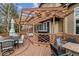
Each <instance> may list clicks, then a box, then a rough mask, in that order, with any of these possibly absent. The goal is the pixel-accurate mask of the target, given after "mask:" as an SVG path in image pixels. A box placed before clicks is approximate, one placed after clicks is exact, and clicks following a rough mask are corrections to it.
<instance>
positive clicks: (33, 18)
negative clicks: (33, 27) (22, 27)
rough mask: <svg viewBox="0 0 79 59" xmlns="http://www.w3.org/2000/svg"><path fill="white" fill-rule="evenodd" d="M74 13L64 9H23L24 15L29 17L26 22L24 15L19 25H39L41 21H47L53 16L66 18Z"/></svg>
mask: <svg viewBox="0 0 79 59" xmlns="http://www.w3.org/2000/svg"><path fill="white" fill-rule="evenodd" d="M72 12H73V11H72V10H69V9H67V8H63V7H46V8H24V9H22V14H25V15H28V16H27V17H25V20H24V18H22V17H23V15H21V19H20V22H19V23H20V24H21V22H22V23H23V22H25V23H27V22H29V23H33V22H34V23H39V22H41V21H45V20H47V19H50V18H53V16H55V17H58V18H64V17H66V16H68V15H69V14H70V13H72ZM33 13H34V14H33ZM23 20H24V21H23ZM25 23H24V24H25Z"/></svg>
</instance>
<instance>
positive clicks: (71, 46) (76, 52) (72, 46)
mask: <svg viewBox="0 0 79 59" xmlns="http://www.w3.org/2000/svg"><path fill="white" fill-rule="evenodd" d="M63 47H64V48H65V49H66V52H69V53H70V54H72V55H73V56H79V44H76V43H71V42H68V43H66V44H64V45H63Z"/></svg>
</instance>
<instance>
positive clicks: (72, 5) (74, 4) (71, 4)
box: [39, 3, 77, 8]
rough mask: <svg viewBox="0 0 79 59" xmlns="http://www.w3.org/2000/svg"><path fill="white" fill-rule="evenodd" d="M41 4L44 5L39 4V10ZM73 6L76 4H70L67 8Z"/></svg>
mask: <svg viewBox="0 0 79 59" xmlns="http://www.w3.org/2000/svg"><path fill="white" fill-rule="evenodd" d="M43 4H44V3H40V5H39V8H40V7H41V6H42V5H43ZM61 4H62V3H61ZM75 4H77V3H72V4H70V5H69V6H68V7H71V6H73V5H75Z"/></svg>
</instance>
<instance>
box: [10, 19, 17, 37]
mask: <svg viewBox="0 0 79 59" xmlns="http://www.w3.org/2000/svg"><path fill="white" fill-rule="evenodd" d="M14 24H15V21H14V19H12V20H11V27H10V31H9V36H17V34H16V32H15V27H14Z"/></svg>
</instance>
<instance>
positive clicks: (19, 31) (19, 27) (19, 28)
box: [19, 24, 20, 33]
mask: <svg viewBox="0 0 79 59" xmlns="http://www.w3.org/2000/svg"><path fill="white" fill-rule="evenodd" d="M19 33H20V24H19Z"/></svg>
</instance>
